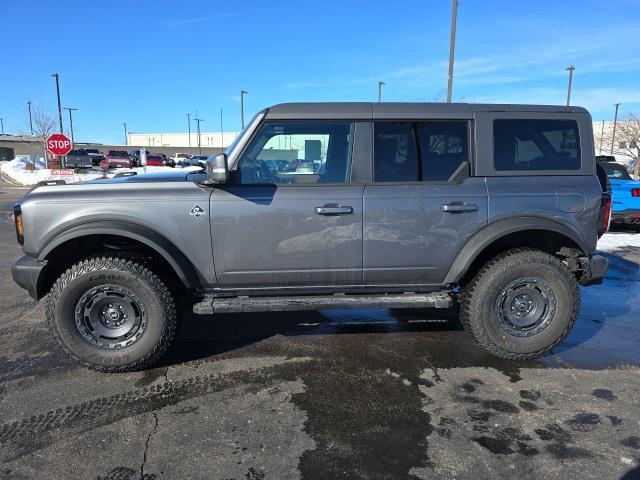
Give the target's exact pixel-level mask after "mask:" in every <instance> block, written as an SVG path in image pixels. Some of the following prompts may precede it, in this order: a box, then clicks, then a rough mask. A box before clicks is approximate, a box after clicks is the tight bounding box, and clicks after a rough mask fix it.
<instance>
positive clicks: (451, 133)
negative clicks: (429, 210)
mask: <svg viewBox="0 0 640 480" xmlns="http://www.w3.org/2000/svg"><path fill="white" fill-rule="evenodd" d="M416 132H417V134H418V142H419V146H420V161H421V169H420V170H421V173H422V178H421V180H422V181H425V182H446V181H447V180H449V179H450V178H451V175H453V173H454V172H455V171H456V170H458V168H459V167H460V165H461V164H462V163H463V162H465V161H467V160H468V159H469V146H468V143H469V142H468V141H467V138H468V134H467V122H461V121H434V122H425V123H419V124H417V125H416Z"/></svg>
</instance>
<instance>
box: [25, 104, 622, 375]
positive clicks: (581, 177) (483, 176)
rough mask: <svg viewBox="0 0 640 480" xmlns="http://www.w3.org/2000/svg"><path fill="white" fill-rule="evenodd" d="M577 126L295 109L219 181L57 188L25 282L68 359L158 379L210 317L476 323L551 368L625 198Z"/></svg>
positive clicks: (231, 158)
mask: <svg viewBox="0 0 640 480" xmlns="http://www.w3.org/2000/svg"><path fill="white" fill-rule="evenodd" d="M605 187H606V186H605V185H603V184H602V183H601V181H600V180H599V179H598V176H597V175H596V162H595V157H594V151H593V133H592V123H591V117H590V115H589V113H588V112H587V111H586V110H584V109H582V108H576V107H560V106H526V105H470V104H440V103H435V104H428V103H416V104H411V103H373V104H372V103H293V104H282V105H275V106H273V107H270V108H267V109H265V110H263V111H261V112H260V113H258V114H257V115H256V117H255V118H254V119H253V120H252V121H251V123H250V124H249V125H248V127H247V128H246V129H245V131H243V132H242V133H241V134H240V135H239V136H238V138H237V139H236V141H235V142H234V144H233V145H232V146H231V147H229V149H228V151H227V152H226V153H224V154H220V155H217V156H214V157H210V158H209V159H208V160H207V168H206V171H205V172H200V171H198V172H193V173H192V172H179V171H177V172H172V173H169V174H155V175H138V176H133V177H128V178H115V179H111V180H97V181H93V182H86V183H82V184H73V185H53V186H40V187H37V188H35V189H33V190H32V191H31V192H29V193H28V194H27V195H25V197H24V198H23V199H22V200H21V202H20V204H19V205H16V207H15V212H14V213H15V220H16V230H17V235H18V241H19V243H20V244H22V248H23V250H24V253H25V256H24V257H23V258H22V259H20V260H19V261H18V262H17V263H16V264H15V265H14V266H13V277H14V279H15V281H16V282H17V283H18V284H19V285H21V286H22V287H23V288H25V289H27V290H28V291H29V293H30V294H31V296H32V297H34V298H35V299H40V298H42V297H44V296H45V295H47V294H48V300H47V307H46V317H47V322H48V324H49V327H50V329H51V332H52V334H53V335H54V336H55V338H56V339H57V341H58V343H59V344H60V345H61V347H62V348H63V349H64V350H65V351H67V352H68V353H69V354H71V355H72V356H73V357H75V358H76V359H78V360H79V361H81V362H83V363H84V364H85V365H88V366H90V367H93V368H96V369H98V370H102V371H123V370H131V369H139V368H143V367H145V366H147V365H150V364H151V363H152V362H154V361H155V360H157V359H158V358H159V357H160V356H161V355H162V354H163V353H164V352H165V350H166V349H167V348H168V346H169V345H170V343H171V341H172V339H173V337H174V333H175V330H176V325H177V323H178V317H179V313H180V310H181V309H180V308H178V305H185V304H186V305H190V306H192V308H193V311H194V312H196V313H199V314H214V315H215V314H217V313H223V312H249V311H283V310H310V309H321V308H352V307H353V308H363V307H390V308H391V307H396V308H404V307H412V308H416V307H418V308H426V307H441V308H448V307H453V306H456V305H457V306H459V311H460V319H461V321H462V323H463V324H464V326H465V328H466V329H467V331H468V332H469V333H470V334H471V335H473V337H474V338H475V339H476V340H477V342H478V343H479V344H480V345H482V346H483V347H484V348H485V349H487V350H488V351H489V352H491V353H492V354H494V355H497V356H499V357H502V358H507V359H514V360H517V359H525V358H532V357H536V356H539V355H541V354H543V353H545V352H548V351H549V350H551V349H553V348H554V347H555V346H556V345H557V344H558V343H559V342H561V341H562V340H563V339H564V338H565V337H566V336H567V334H568V333H569V331H570V330H571V328H572V326H573V324H574V322H575V321H576V318H577V316H578V310H579V307H580V293H579V289H578V285H591V284H597V283H601V282H602V279H603V277H604V274H605V271H606V269H607V260H606V259H605V258H604V257H602V256H599V255H596V243H597V240H598V236H599V234H601V233H602V232H603V231H604V230H605V229H606V227H607V226H608V221H609V220H608V218H609V211H610V199H609V198H608V195H607V193H606V191H604V192H603V190H606V188H605Z"/></svg>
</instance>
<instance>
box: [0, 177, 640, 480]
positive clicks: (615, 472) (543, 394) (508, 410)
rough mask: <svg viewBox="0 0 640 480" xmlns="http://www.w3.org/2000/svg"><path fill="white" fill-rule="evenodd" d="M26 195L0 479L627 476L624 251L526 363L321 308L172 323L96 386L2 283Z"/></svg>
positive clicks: (629, 349) (3, 223)
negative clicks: (173, 329) (146, 358)
mask: <svg viewBox="0 0 640 480" xmlns="http://www.w3.org/2000/svg"><path fill="white" fill-rule="evenodd" d="M25 191H26V190H24V189H18V188H14V187H9V186H7V185H6V184H2V183H0V227H1V228H0V289H1V290H0V292H1V295H0V478H11V479H13V478H15V479H32V478H33V479H40V478H47V479H58V478H59V479H69V478H82V479H87V478H95V479H112V480H115V479H118V480H127V479H140V478H143V479H148V480H149V479H176V478H207V479H220V480H222V479H237V480H240V479H248V480H258V479H298V478H302V479H334V478H346V479H408V478H411V479H427V478H430V479H431V478H442V479H445V478H460V479H466V478H469V479H482V478H512V477H516V476H520V477H524V478H598V479H601V478H615V479H623V478H624V479H631V478H640V408H638V398H639V392H640V368H639V366H640V348H639V347H640V305H639V299H640V267H639V263H640V251H639V250H640V249H637V248H636V249H634V248H628V249H622V250H619V251H618V252H617V254H618V255H617V256H616V255H609V259H610V262H611V268H610V271H609V273H608V276H607V279H606V281H605V285H603V286H596V287H590V288H587V289H583V290H582V295H583V296H582V309H581V314H580V318H579V320H578V322H577V325H576V327H575V329H574V331H573V332H572V333H571V335H570V336H569V337H568V339H567V340H566V341H565V342H564V343H563V344H561V345H560V346H559V348H558V349H557V350H556V351H555V352H553V353H552V354H549V355H547V356H546V357H544V358H542V359H540V360H538V361H530V362H520V363H513V362H506V361H502V360H499V359H496V358H494V357H492V356H490V355H489V354H487V353H485V352H484V351H483V350H481V349H480V347H478V346H476V345H475V344H474V343H473V341H472V339H471V337H470V336H469V335H468V334H466V333H465V332H464V331H463V330H462V329H461V327H460V326H459V324H458V323H457V321H456V315H455V312H448V311H429V312H425V311H411V310H405V311H390V310H383V309H378V310H356V311H347V310H327V311H321V312H299V313H286V314H283V313H277V314H275V313H270V314H265V313H259V314H233V315H219V316H216V317H197V316H192V315H187V316H186V318H185V320H184V323H183V325H182V329H181V331H180V334H179V337H178V340H177V342H176V344H175V346H174V348H173V349H172V351H171V352H170V354H169V356H168V357H167V358H165V359H164V360H163V362H162V363H161V364H160V365H158V367H157V368H154V369H151V370H147V371H144V372H136V373H126V374H102V373H97V372H93V371H90V370H86V369H84V368H81V367H79V366H77V365H76V364H75V363H74V362H73V361H71V360H69V359H68V358H67V357H65V356H64V355H63V354H62V353H61V352H60V351H59V350H58V349H57V348H56V346H55V344H54V342H53V339H52V338H51V336H50V335H49V334H48V333H47V331H46V329H45V326H44V323H43V317H44V313H43V304H42V302H41V303H38V304H36V303H35V302H33V301H32V300H31V299H29V297H28V296H27V294H26V293H25V292H23V291H22V290H20V289H19V287H17V286H16V285H15V284H13V282H12V280H11V276H10V273H9V268H10V265H11V264H12V263H13V262H14V261H15V260H16V259H17V258H18V257H19V256H20V255H21V251H20V249H19V247H18V245H17V243H16V242H15V238H14V237H15V235H14V230H13V225H12V221H11V219H10V218H9V215H10V213H11V209H12V206H13V203H14V202H15V201H16V200H17V199H19V198H20V197H21V196H22V195H23V194H24V193H25Z"/></svg>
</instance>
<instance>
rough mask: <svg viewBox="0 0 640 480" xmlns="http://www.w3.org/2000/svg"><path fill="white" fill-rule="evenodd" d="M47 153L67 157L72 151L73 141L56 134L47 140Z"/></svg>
mask: <svg viewBox="0 0 640 480" xmlns="http://www.w3.org/2000/svg"><path fill="white" fill-rule="evenodd" d="M47 151H48V152H49V153H50V154H52V155H66V154H67V153H69V152H70V151H71V140H69V139H68V138H67V136H66V135H64V134H62V133H54V134H53V135H49V138H47Z"/></svg>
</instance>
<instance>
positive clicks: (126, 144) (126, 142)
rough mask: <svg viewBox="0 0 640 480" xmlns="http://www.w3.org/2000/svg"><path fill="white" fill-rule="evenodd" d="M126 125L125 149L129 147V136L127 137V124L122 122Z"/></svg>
mask: <svg viewBox="0 0 640 480" xmlns="http://www.w3.org/2000/svg"><path fill="white" fill-rule="evenodd" d="M122 125H124V145H125V147H128V146H129V135H127V122H122Z"/></svg>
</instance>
